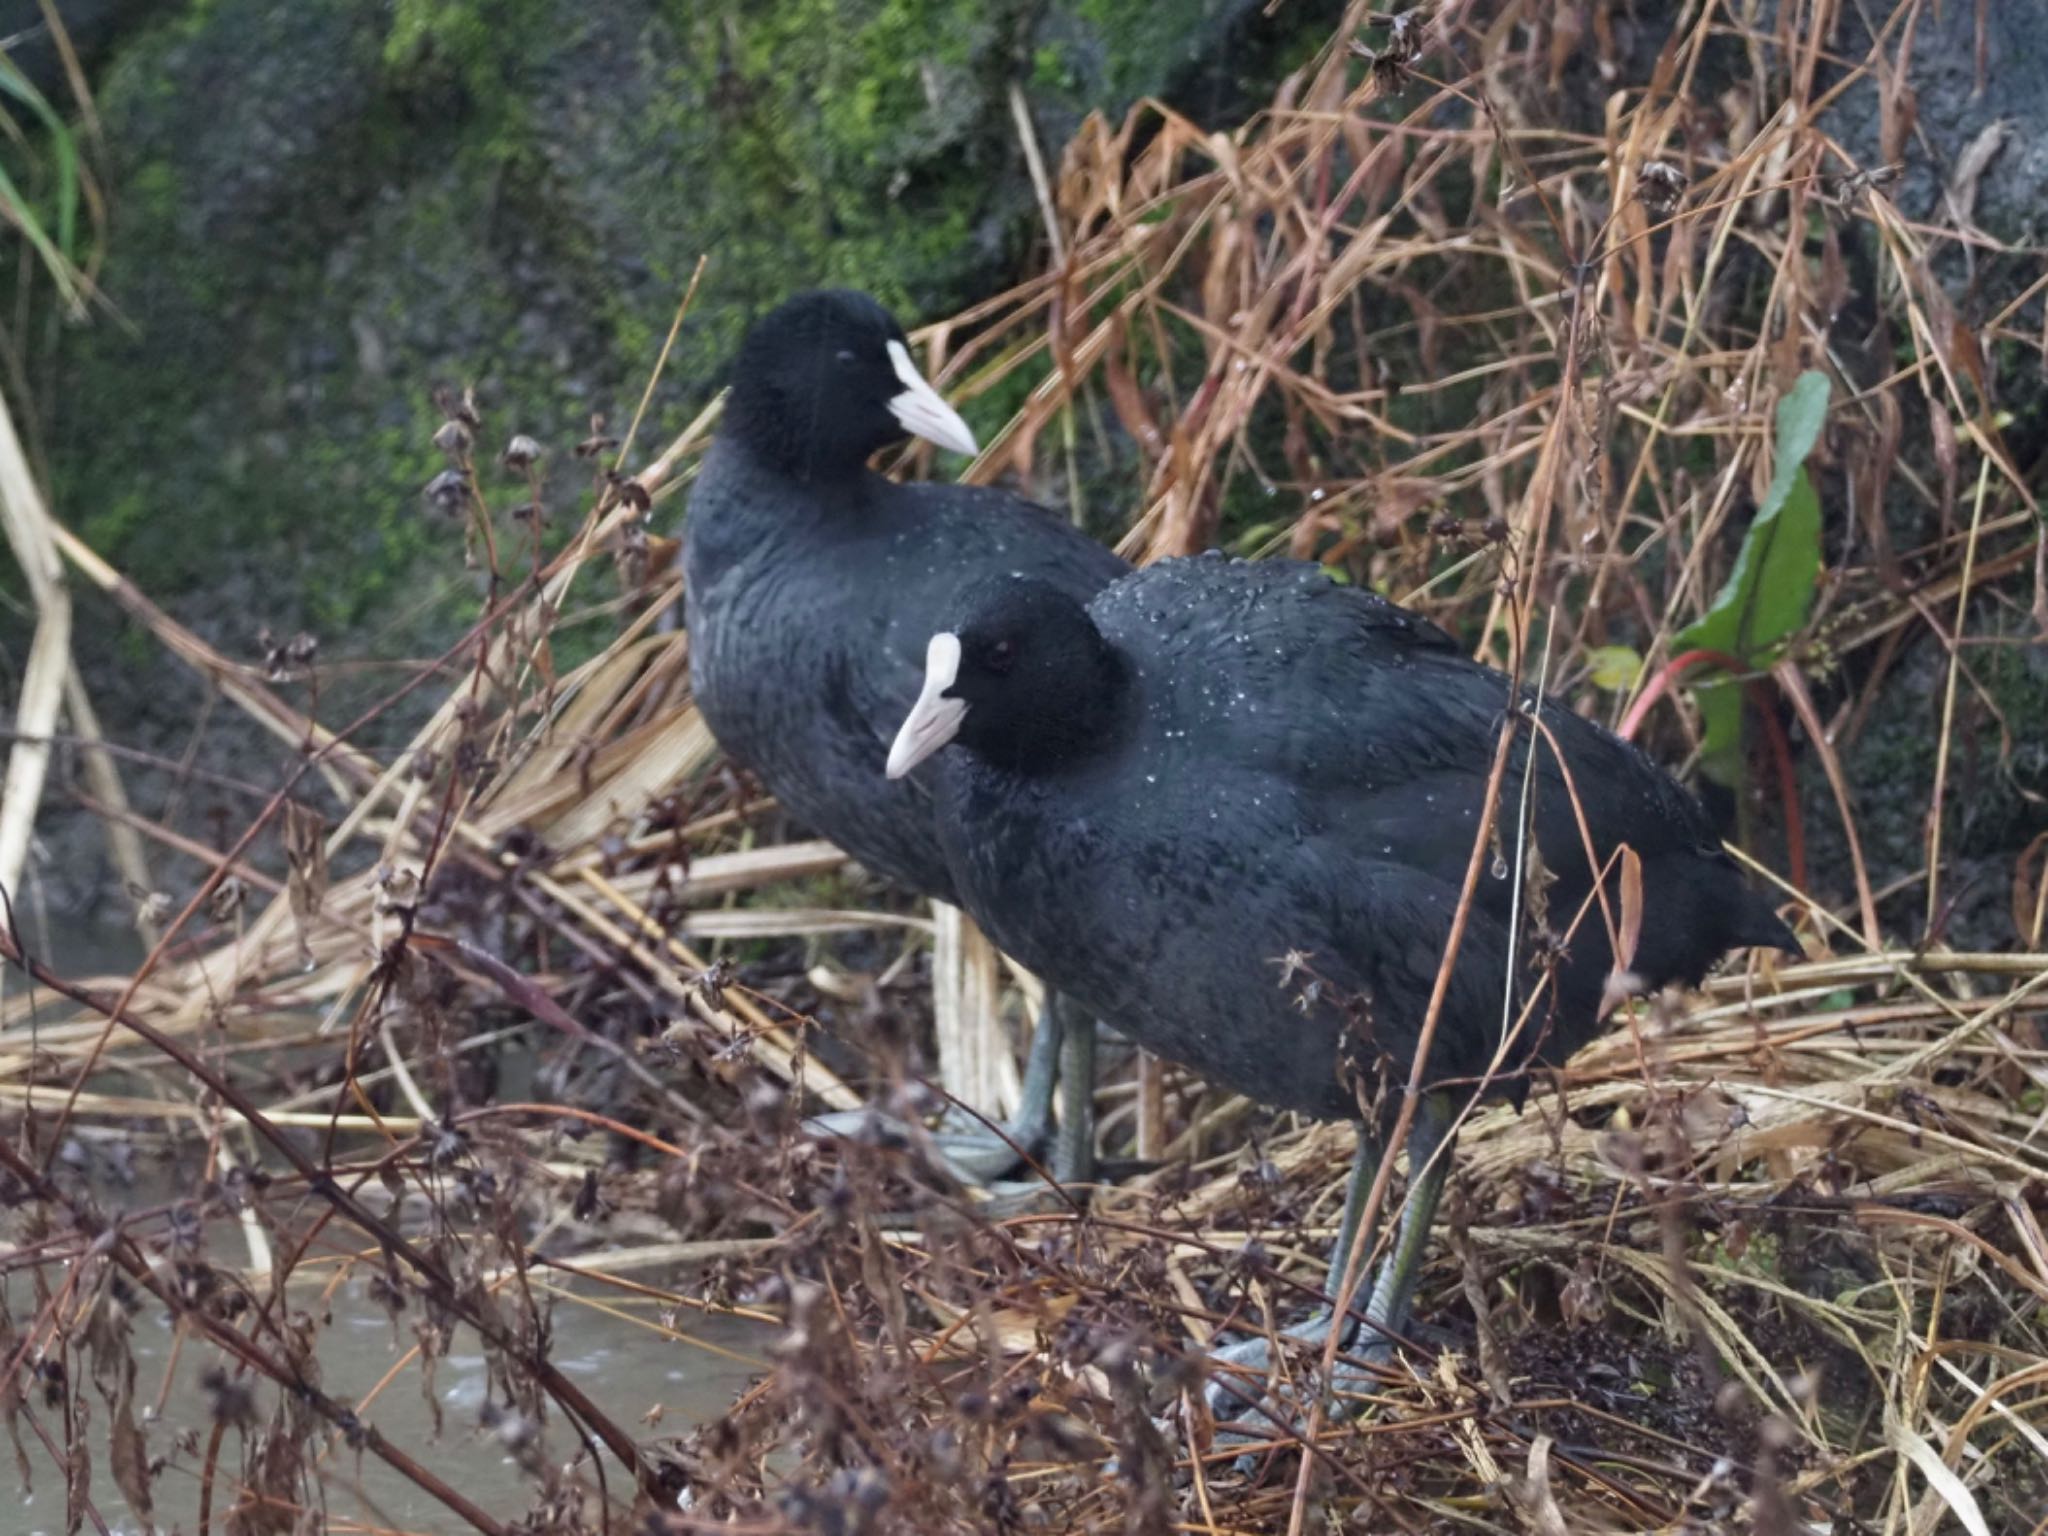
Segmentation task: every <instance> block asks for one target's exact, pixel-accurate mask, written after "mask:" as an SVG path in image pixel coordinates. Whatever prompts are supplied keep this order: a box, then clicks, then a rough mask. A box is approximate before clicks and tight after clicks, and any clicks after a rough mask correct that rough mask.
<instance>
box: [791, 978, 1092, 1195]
mask: <svg viewBox="0 0 2048 1536" xmlns="http://www.w3.org/2000/svg"><path fill="white" fill-rule="evenodd" d="M1064 1033H1065V1028H1064V1021H1063V1016H1062V1012H1061V1009H1060V1007H1059V1005H1058V1000H1057V998H1056V997H1055V996H1054V995H1053V994H1052V993H1051V992H1048V993H1047V994H1046V997H1045V1006H1044V1007H1043V1008H1041V1009H1040V1010H1039V1015H1038V1029H1037V1031H1036V1032H1035V1033H1034V1034H1033V1035H1032V1037H1031V1049H1030V1051H1029V1052H1028V1053H1027V1054H1026V1056H1025V1058H1024V1081H1023V1083H1022V1084H1020V1085H1019V1091H1018V1103H1017V1113H1016V1114H1015V1115H1014V1116H1012V1117H1011V1118H1010V1119H1009V1120H1008V1121H1006V1122H1005V1123H1004V1125H1003V1127H1002V1135H1000V1136H999V1135H997V1134H995V1133H994V1132H993V1131H991V1130H990V1129H989V1128H988V1127H987V1126H986V1125H983V1124H982V1123H980V1122H979V1121H976V1120H974V1119H972V1117H970V1116H967V1115H964V1114H962V1113H961V1112H959V1111H958V1110H949V1111H948V1112H947V1114H946V1116H945V1118H944V1121H943V1122H942V1123H941V1124H940V1126H939V1127H938V1128H937V1129H936V1130H934V1131H933V1132H932V1133H931V1145H932V1148H933V1150H934V1151H936V1152H937V1153H938V1154H939V1156H940V1157H941V1158H943V1159H944V1161H945V1163H946V1166H947V1167H948V1168H949V1169H950V1170H951V1171H952V1173H953V1175H954V1177H955V1178H957V1179H959V1180H960V1181H961V1182H962V1183H964V1184H979V1185H981V1186H983V1187H984V1188H987V1187H990V1186H993V1185H995V1184H996V1183H997V1181H998V1180H1001V1179H1004V1178H1006V1177H1007V1176H1008V1175H1010V1174H1012V1173H1014V1172H1015V1171H1016V1169H1017V1160H1018V1159H1017V1153H1018V1150H1019V1149H1022V1151H1023V1152H1025V1153H1026V1154H1028V1155H1030V1156H1032V1157H1036V1156H1038V1155H1039V1154H1040V1153H1041V1152H1042V1151H1043V1150H1044V1149H1045V1147H1046V1146H1047V1144H1048V1142H1049V1141H1050V1139H1051V1136H1052V1101H1053V1087H1054V1084H1055V1083H1056V1082H1057V1081H1058V1079H1059V1076H1060V1072H1061V1064H1062V1057H1063V1055H1064V1054H1065V1053H1064V1052H1063V1050H1062V1048H1061V1046H1062V1038H1063V1035H1064ZM1075 1033H1077V1034H1078V1033H1080V1031H1078V1030H1077V1031H1075ZM1087 1033H1088V1035H1089V1037H1090V1045H1091V1047H1092V1045H1093V1037H1094V1028H1093V1026H1092V1025H1091V1026H1090V1027H1089V1030H1088V1031H1087ZM1091 1075H1092V1074H1091ZM1090 1087H1091V1101H1092V1087H1093V1085H1092V1082H1091V1084H1090ZM873 1121H879V1122H880V1123H881V1124H882V1125H884V1126H885V1127H893V1128H894V1131H895V1134H898V1135H905V1136H907V1135H909V1134H910V1133H909V1131H907V1130H906V1129H905V1128H904V1127H903V1126H901V1125H900V1124H899V1123H897V1122H895V1121H893V1120H892V1119H891V1118H890V1117H889V1116H887V1115H885V1114H882V1113H881V1112H880V1111H878V1110H874V1109H855V1110H836V1111H833V1112H832V1113H829V1114H823V1115H814V1116H813V1117H811V1119H810V1120H809V1121H807V1122H806V1124H807V1126H808V1127H809V1129H810V1130H811V1132H812V1134H813V1135H823V1136H857V1135H860V1134H862V1132H863V1130H864V1128H865V1127H866V1126H867V1125H868V1124H869V1123H870V1122H873Z"/></svg>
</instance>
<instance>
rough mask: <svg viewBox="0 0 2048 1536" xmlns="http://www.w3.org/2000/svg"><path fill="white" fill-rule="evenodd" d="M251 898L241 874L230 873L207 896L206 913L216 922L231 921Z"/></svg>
mask: <svg viewBox="0 0 2048 1536" xmlns="http://www.w3.org/2000/svg"><path fill="white" fill-rule="evenodd" d="M248 899H249V888H248V887H247V886H246V885H244V884H242V877H241V876H240V875H229V876H228V877H227V879H225V880H223V881H221V883H220V884H219V885H217V886H215V887H214V891H213V894H212V895H211V896H209V897H207V898H206V915H207V916H208V917H210V918H212V919H213V921H215V922H216V923H231V922H233V921H234V920H235V918H236V916H237V915H238V914H239V913H240V912H241V910H242V906H243V904H244V903H245V902H246V901H247V900H248Z"/></svg>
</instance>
